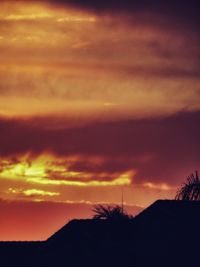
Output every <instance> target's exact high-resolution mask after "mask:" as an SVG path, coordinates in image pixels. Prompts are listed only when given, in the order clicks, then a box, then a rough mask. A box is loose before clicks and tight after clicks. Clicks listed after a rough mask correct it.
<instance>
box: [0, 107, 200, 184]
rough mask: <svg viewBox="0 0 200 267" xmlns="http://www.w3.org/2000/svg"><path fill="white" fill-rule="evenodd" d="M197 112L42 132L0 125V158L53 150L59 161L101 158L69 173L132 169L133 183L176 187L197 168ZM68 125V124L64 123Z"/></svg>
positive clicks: (19, 124) (199, 127)
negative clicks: (174, 184) (69, 158)
mask: <svg viewBox="0 0 200 267" xmlns="http://www.w3.org/2000/svg"><path fill="white" fill-rule="evenodd" d="M199 122H200V112H194V113H182V114H178V115H174V116H172V117H166V118H156V119H143V120H129V121H117V122H106V123H91V124H89V125H86V126H82V127H77V128H73V129H63V128H62V129H43V128H42V126H41V125H38V126H34V127H32V126H31V123H30V122H29V123H27V122H22V121H17V120H14V121H10V120H4V119H1V121H0V148H1V150H0V155H2V156H13V155H18V154H24V153H26V152H31V153H33V154H35V155H39V154H40V153H42V152H44V151H52V152H53V153H55V154H57V155H60V156H70V155H81V157H83V158H84V157H86V158H87V157H88V156H90V157H93V156H100V157H103V158H105V159H107V161H106V160H105V162H104V163H102V164H101V165H99V166H97V165H96V167H95V165H94V166H92V167H91V166H89V165H88V163H87V162H86V161H87V160H86V161H80V162H77V163H75V164H72V165H71V167H70V168H71V170H74V171H84V169H85V171H86V172H87V171H90V172H92V173H94V174H95V173H98V172H99V173H102V172H103V171H105V172H107V173H111V169H113V173H114V172H121V171H124V170H137V175H136V177H135V178H134V179H136V180H138V181H154V182H159V181H165V182H166V181H167V182H169V183H172V184H173V183H176V182H177V179H179V177H180V176H182V175H187V174H188V172H191V171H193V170H194V169H196V168H198V167H199V163H200V152H199V147H200V139H199V136H200V124H199ZM66 123H67V122H66Z"/></svg>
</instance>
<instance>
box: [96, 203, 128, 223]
mask: <svg viewBox="0 0 200 267" xmlns="http://www.w3.org/2000/svg"><path fill="white" fill-rule="evenodd" d="M92 211H93V212H94V216H93V219H103V220H127V219H131V218H132V216H130V215H128V214H127V213H126V212H125V211H124V210H123V208H122V207H121V206H119V205H115V206H109V205H106V206H104V205H95V206H94V207H93V209H92Z"/></svg>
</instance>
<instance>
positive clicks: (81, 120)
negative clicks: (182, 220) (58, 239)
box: [0, 0, 200, 240]
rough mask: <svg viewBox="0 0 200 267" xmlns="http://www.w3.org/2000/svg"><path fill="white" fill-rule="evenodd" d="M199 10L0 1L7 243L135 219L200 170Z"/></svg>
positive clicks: (1, 179) (0, 199) (163, 4)
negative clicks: (111, 218) (116, 210)
mask: <svg viewBox="0 0 200 267" xmlns="http://www.w3.org/2000/svg"><path fill="white" fill-rule="evenodd" d="M199 25H200V18H199V2H198V1H195V0H191V1H178V0H174V1H172V0H171V1H170V0H168V1H167V0H162V1H155V0H148V1H147V0H140V1H139V0H135V1H131V0H123V1H122V0H115V1H113V0H110V1H108V0H107V1H106V0H101V1H100V0H96V1H95V0H94V1H92V0H84V1H83V0H74V1H70V0H69V1H67V0H66V1H64V0H63V1H62V0H60V1H54V0H51V1H50V0H41V1H40V0H36V1H21V0H18V1H17V0H7V1H5V0H3V1H1V2H0V240H44V239H46V238H48V237H49V236H50V235H51V234H52V233H53V232H55V231H56V230H58V229H59V228H60V227H61V226H62V225H64V224H65V223H67V222H68V221H69V220H70V219H73V218H90V217H91V216H92V207H93V205H96V204H102V203H103V204H110V205H111V204H121V198H122V192H123V197H124V204H125V207H126V209H127V211H128V212H129V213H131V214H137V213H138V212H139V211H141V210H142V209H143V208H145V207H147V206H148V205H150V204H151V203H152V202H154V201H155V200H157V199H173V198H174V197H175V195H176V192H177V188H178V187H179V186H180V185H181V184H182V183H183V182H184V180H185V179H186V177H187V176H188V175H190V174H191V173H192V172H194V171H195V170H198V169H199V163H200V151H199V147H200V139H199V136H200V123H199V122H200V86H199V84H200V83H199V82H200V52H199V46H200V30H199V29H200V28H199Z"/></svg>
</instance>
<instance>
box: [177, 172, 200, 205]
mask: <svg viewBox="0 0 200 267" xmlns="http://www.w3.org/2000/svg"><path fill="white" fill-rule="evenodd" d="M175 199H176V200H200V179H199V176H198V172H197V171H196V172H195V174H193V173H192V174H191V175H190V176H188V177H187V180H186V182H185V183H184V184H183V185H182V187H181V188H180V189H179V190H178V192H177V194H176V197H175Z"/></svg>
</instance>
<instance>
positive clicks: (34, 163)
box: [0, 155, 133, 187]
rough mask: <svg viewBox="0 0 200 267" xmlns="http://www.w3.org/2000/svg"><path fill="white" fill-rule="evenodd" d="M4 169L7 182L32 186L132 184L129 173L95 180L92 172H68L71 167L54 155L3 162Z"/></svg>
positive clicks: (99, 176)
mask: <svg viewBox="0 0 200 267" xmlns="http://www.w3.org/2000/svg"><path fill="white" fill-rule="evenodd" d="M2 164H3V166H4V167H3V169H2V171H1V172H0V177H1V178H4V179H7V180H22V181H25V182H27V183H30V184H38V185H55V186H56V185H57V186H59V185H66V186H78V187H87V186H88V187H90V186H91V187H92V186H95V187H98V186H121V185H129V184H131V175H133V173H132V172H131V173H130V172H127V173H122V174H120V175H117V176H116V177H112V179H111V180H105V179H102V180H101V178H102V177H103V176H104V173H103V174H99V175H98V176H97V179H95V177H94V174H93V173H90V172H83V171H82V172H77V171H72V170H68V168H69V166H68V165H67V163H66V162H65V161H64V160H63V159H62V160H60V161H59V160H58V159H56V158H54V157H53V156H52V155H42V156H40V157H38V158H36V159H31V158H29V156H24V157H22V158H21V159H18V161H17V162H16V163H12V161H11V162H9V160H2Z"/></svg>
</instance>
